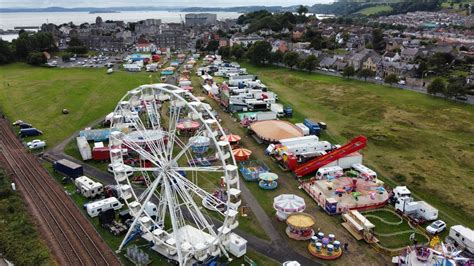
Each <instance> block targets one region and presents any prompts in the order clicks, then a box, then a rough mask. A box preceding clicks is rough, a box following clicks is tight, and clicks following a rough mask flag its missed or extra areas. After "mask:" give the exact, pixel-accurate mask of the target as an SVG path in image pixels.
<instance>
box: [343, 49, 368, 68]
mask: <svg viewBox="0 0 474 266" xmlns="http://www.w3.org/2000/svg"><path fill="white" fill-rule="evenodd" d="M369 54H370V50H369V49H364V50H362V51H360V52H358V53H354V54H352V55H351V56H349V57H348V59H347V62H348V64H349V65H351V66H352V67H354V69H355V71H358V70H359V69H361V68H362V64H363V63H364V62H365V60H366V59H367V57H368V56H369Z"/></svg>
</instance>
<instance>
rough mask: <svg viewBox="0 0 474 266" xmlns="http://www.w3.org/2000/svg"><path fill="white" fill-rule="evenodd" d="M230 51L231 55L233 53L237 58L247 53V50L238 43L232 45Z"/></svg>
mask: <svg viewBox="0 0 474 266" xmlns="http://www.w3.org/2000/svg"><path fill="white" fill-rule="evenodd" d="M230 53H231V55H233V56H234V57H235V58H236V59H237V60H239V59H241V58H242V57H243V56H244V54H245V50H244V48H243V47H242V45H240V44H236V45H234V46H232V48H231V49H230Z"/></svg>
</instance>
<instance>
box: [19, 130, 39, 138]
mask: <svg viewBox="0 0 474 266" xmlns="http://www.w3.org/2000/svg"><path fill="white" fill-rule="evenodd" d="M18 135H20V137H22V138H24V137H33V136H39V135H43V132H42V131H41V130H38V129H36V128H34V127H33V128H22V129H20V132H18Z"/></svg>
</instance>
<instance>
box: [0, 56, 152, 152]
mask: <svg viewBox="0 0 474 266" xmlns="http://www.w3.org/2000/svg"><path fill="white" fill-rule="evenodd" d="M0 73H1V74H0V79H1V83H0V105H1V107H0V108H1V111H3V112H5V114H6V115H7V117H8V118H9V119H10V120H17V119H21V120H24V121H27V122H28V123H31V124H32V125H33V126H34V127H37V128H38V129H41V130H42V131H43V132H44V135H43V136H41V138H42V139H45V140H46V141H47V145H48V147H52V146H54V145H55V144H58V143H59V142H60V141H61V140H63V139H65V138H67V137H68V136H70V135H71V134H72V133H74V132H75V131H77V130H79V129H81V128H83V127H85V126H86V125H88V124H89V123H91V122H92V121H95V120H97V119H100V118H102V117H104V116H105V115H107V114H108V113H110V112H111V111H113V109H114V107H115V105H116V104H117V102H118V101H119V100H120V98H121V97H122V96H123V95H124V93H125V92H126V91H128V90H130V89H132V88H134V87H137V86H139V85H142V84H145V83H149V82H150V78H149V77H148V76H149V75H150V74H149V73H145V72H141V73H127V72H122V71H117V72H115V73H114V74H112V75H107V74H106V73H105V70H104V69H89V68H74V69H60V68H54V69H51V68H39V67H31V66H28V65H26V64H11V65H7V66H2V67H0ZM152 75H155V76H156V75H157V74H152ZM152 80H153V81H154V82H158V81H159V77H158V76H156V77H153V78H152ZM63 108H66V109H68V110H69V111H70V113H69V114H68V115H63V114H62V113H61V110H62V109H63Z"/></svg>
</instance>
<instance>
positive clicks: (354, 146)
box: [293, 136, 367, 177]
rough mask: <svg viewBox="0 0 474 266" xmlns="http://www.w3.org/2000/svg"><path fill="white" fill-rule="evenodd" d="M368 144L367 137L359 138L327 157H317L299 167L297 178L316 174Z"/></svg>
mask: <svg viewBox="0 0 474 266" xmlns="http://www.w3.org/2000/svg"><path fill="white" fill-rule="evenodd" d="M366 143H367V138H366V137H365V136H358V137H356V138H354V139H353V140H351V141H350V142H349V143H347V144H346V145H344V146H342V147H340V148H339V149H336V150H333V151H331V152H329V153H327V154H326V155H323V156H320V157H317V158H315V159H313V160H311V161H309V162H306V163H304V164H302V165H300V166H297V167H296V169H295V170H294V171H293V172H294V173H295V174H296V176H297V177H301V176H305V175H307V174H309V173H312V172H315V171H316V170H318V169H319V168H320V167H322V166H325V165H326V164H328V163H331V162H333V161H335V160H338V159H340V158H343V157H345V156H347V155H349V154H351V153H353V152H356V151H358V150H360V149H362V148H364V147H365V144H366Z"/></svg>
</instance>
